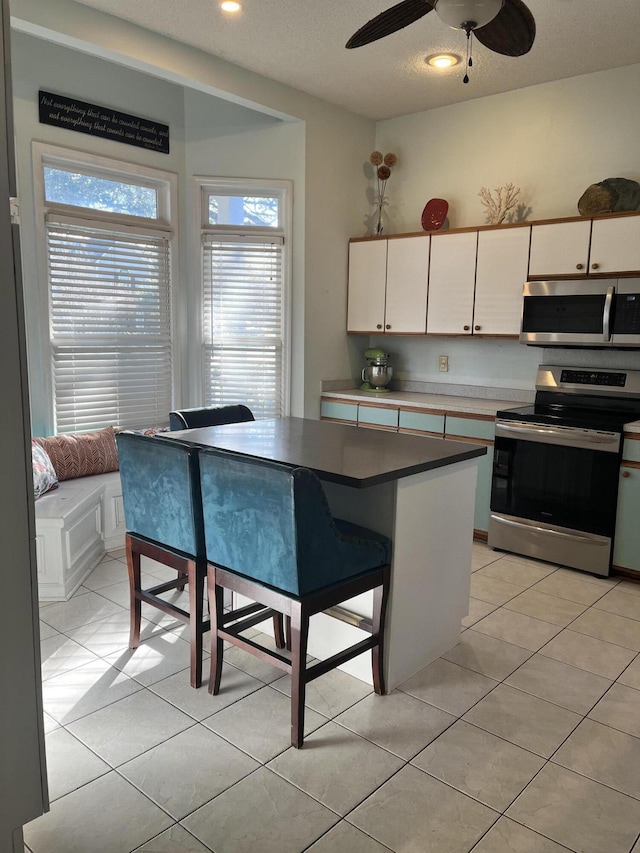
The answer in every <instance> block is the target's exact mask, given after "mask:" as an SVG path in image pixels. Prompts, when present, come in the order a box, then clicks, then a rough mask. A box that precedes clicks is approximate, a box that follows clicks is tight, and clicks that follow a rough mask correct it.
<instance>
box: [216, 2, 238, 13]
mask: <svg viewBox="0 0 640 853" xmlns="http://www.w3.org/2000/svg"><path fill="white" fill-rule="evenodd" d="M220 8H221V9H222V11H223V12H239V11H240V9H242V6H241V5H240V4H239V3H238V2H237V0H223V2H222V3H221V4H220Z"/></svg>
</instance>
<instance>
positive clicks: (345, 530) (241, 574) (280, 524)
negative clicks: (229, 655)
mask: <svg viewBox="0 0 640 853" xmlns="http://www.w3.org/2000/svg"><path fill="white" fill-rule="evenodd" d="M200 481H201V486H202V505H203V519H204V530H205V541H206V553H207V560H208V564H209V565H208V581H207V588H208V595H209V611H210V616H211V674H210V678H209V693H212V694H217V693H218V691H219V689H220V681H221V675H222V663H223V644H224V641H225V640H226V641H228V642H229V643H231V644H233V645H235V646H238V647H239V648H241V649H244V650H245V651H247V652H250V653H251V654H254V655H256V656H257V657H259V658H262V659H264V660H268V661H269V662H270V663H272V664H273V665H275V666H276V667H279V668H280V669H282V670H284V671H285V672H288V673H290V674H291V744H292V745H293V746H294V747H301V746H302V743H303V737H304V701H305V689H306V685H307V684H308V683H309V682H310V681H312V680H313V679H315V678H317V677H318V676H321V675H323V674H324V673H326V672H328V671H329V670H331V669H334V668H335V667H337V666H339V665H341V664H343V663H346V661H348V660H351V659H352V658H354V657H356V656H357V655H359V654H362V653H363V652H365V651H368V650H371V653H372V669H373V684H374V689H375V692H376V693H378V694H382V693H384V674H383V668H384V667H383V663H384V661H383V650H384V622H385V613H386V607H387V598H388V592H389V577H390V564H389V561H390V555H391V542H390V540H389V539H388V538H387V537H386V536H382V535H381V534H379V533H376V532H374V531H372V530H368V529H367V528H363V527H359V526H357V525H355V524H351V523H350V522H347V521H343V520H340V519H336V518H334V517H333V516H332V514H331V511H330V509H329V506H328V504H327V500H326V497H325V494H324V490H323V488H322V485H321V483H320V480H319V479H318V477H317V476H316V475H315V474H314V473H313V472H312V471H310V470H309V469H308V468H290V467H287V466H285V465H281V464H279V463H274V462H267V461H264V460H260V459H256V458H253V457H247V456H239V455H237V454H231V453H225V452H224V451H219V450H213V449H212V450H208V449H207V450H202V451H201V452H200ZM225 589H229V590H232V591H233V592H235V593H239V594H241V595H243V596H246V597H247V598H249V599H251V600H252V601H254V602H256V604H254V605H253V610H252V611H251V612H248V611H249V610H250V608H246V607H245V608H241V609H239V610H232V611H231V612H225V611H224V607H223V590H225ZM371 589H373V590H374V607H373V619H372V628H371V634H370V635H369V636H368V637H366V638H365V639H363V640H362V641H360V642H358V643H356V644H355V645H353V646H350V647H349V648H347V649H345V650H344V651H341V652H339V653H338V654H335V655H333V656H332V657H330V658H328V659H326V660H323V661H320V662H319V663H315V664H313V665H311V666H307V663H306V656H307V640H308V632H309V619H310V617H311V616H313V615H314V614H315V613H320V612H322V611H325V610H327V609H328V608H331V607H334V606H336V605H337V604H339V603H340V602H343V601H346V600H347V599H349V598H352V597H353V596H355V595H359V594H360V593H362V592H366V591H367V590H371ZM274 613H275V614H278V613H279V614H282V615H284V616H285V618H286V620H287V623H288V626H289V630H288V634H289V637H288V639H289V643H288V645H289V646H290V649H291V659H289V658H288V657H286V656H285V655H284V654H282V653H280V652H278V651H273V650H271V649H269V648H267V647H265V646H262V645H260V644H259V643H257V642H256V641H255V640H254V639H248V638H245V637H242V636H241V633H242V632H243V631H246V630H247V628H249V627H253V626H254V625H256V624H258V623H259V622H260V621H262V620H263V619H265V618H267V617H269V616H272V615H273V614H274Z"/></svg>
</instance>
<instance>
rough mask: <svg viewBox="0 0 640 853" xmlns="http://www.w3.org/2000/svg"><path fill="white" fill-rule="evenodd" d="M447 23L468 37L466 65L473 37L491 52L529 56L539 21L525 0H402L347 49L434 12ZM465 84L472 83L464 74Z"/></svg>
mask: <svg viewBox="0 0 640 853" xmlns="http://www.w3.org/2000/svg"><path fill="white" fill-rule="evenodd" d="M434 9H435V11H436V12H437V14H438V16H439V17H440V18H441V20H442V21H444V23H445V24H447V25H448V26H450V27H452V28H453V29H456V30H457V29H460V30H464V32H465V33H466V34H467V65H468V66H469V67H470V66H471V65H472V64H473V61H472V59H471V36H472V34H473V35H475V37H476V38H477V39H478V41H479V42H480V43H481V44H483V45H484V46H485V47H487V48H489V50H492V51H494V53H501V54H503V55H504V56H523V55H524V54H525V53H528V52H529V51H530V50H531V48H532V46H533V42H534V39H535V36H536V22H535V20H534V18H533V15H532V14H531V12H530V11H529V9H528V8H527V7H526V6H525V4H524V3H523V2H522V0H402V2H400V3H397V4H396V5H395V6H392V7H391V8H390V9H387V10H386V11H385V12H382V13H381V14H380V15H376V17H375V18H372V19H371V20H370V21H369V22H368V23H366V24H365V25H364V26H363V27H360V29H359V30H358V31H357V32H356V33H354V34H353V35H352V36H351V38H350V39H349V41H348V42H347V43H346V45H345V47H347V48H354V47H362V46H363V45H365V44H370V43H371V42H372V41H377V40H378V39H381V38H384V37H385V36H388V35H391V34H392V33H395V32H397V31H398V30H401V29H403V28H404V27H407V26H408V25H409V24H413V23H414V22H415V21H418V20H419V19H420V18H422V17H424V16H425V15H427V14H428V13H429V12H431V11H432V10H434ZM464 82H465V83H468V82H469V77H468V75H467V74H465V77H464Z"/></svg>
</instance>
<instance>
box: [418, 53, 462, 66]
mask: <svg viewBox="0 0 640 853" xmlns="http://www.w3.org/2000/svg"><path fill="white" fill-rule="evenodd" d="M460 61H461V60H460V57H459V56H458V55H457V54H456V53H435V54H432V55H431V56H427V57H426V58H425V62H426V63H427V65H431V66H432V67H433V68H451V67H452V66H454V65H457V64H458V63H459V62H460Z"/></svg>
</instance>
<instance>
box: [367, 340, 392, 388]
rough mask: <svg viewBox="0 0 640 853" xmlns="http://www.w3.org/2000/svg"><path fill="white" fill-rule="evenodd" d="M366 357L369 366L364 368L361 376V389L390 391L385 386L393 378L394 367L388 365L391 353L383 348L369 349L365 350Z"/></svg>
mask: <svg viewBox="0 0 640 853" xmlns="http://www.w3.org/2000/svg"><path fill="white" fill-rule="evenodd" d="M364 357H365V359H366V361H367V362H368V363H369V364H368V367H363V368H362V374H361V378H362V380H363V384H362V385H361V386H360V390H361V391H376V392H378V393H379V392H381V391H383V392H388V391H389V389H388V388H385V385H387V384H388V383H389V381H390V379H391V374H392V373H393V368H392V367H388V365H387V362H388V361H389V358H390V356H389V353H386V352H385V351H384V350H383V349H377V348H374V349H368V350H365V351H364Z"/></svg>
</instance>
